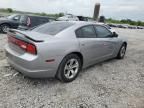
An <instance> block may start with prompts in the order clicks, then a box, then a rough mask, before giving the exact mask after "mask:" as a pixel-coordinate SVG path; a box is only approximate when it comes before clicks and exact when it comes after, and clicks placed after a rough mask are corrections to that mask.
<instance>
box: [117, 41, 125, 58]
mask: <svg viewBox="0 0 144 108" xmlns="http://www.w3.org/2000/svg"><path fill="white" fill-rule="evenodd" d="M125 53H126V44H123V45H122V46H121V48H120V50H119V53H118V55H117V58H118V59H123V58H124V56H125Z"/></svg>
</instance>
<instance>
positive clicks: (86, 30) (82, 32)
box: [76, 25, 96, 38]
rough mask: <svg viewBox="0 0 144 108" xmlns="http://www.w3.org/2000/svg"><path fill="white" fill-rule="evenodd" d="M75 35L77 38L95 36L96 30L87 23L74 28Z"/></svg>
mask: <svg viewBox="0 0 144 108" xmlns="http://www.w3.org/2000/svg"><path fill="white" fill-rule="evenodd" d="M76 36H77V37H78V38H96V32H95V30H94V27H93V26H92V25H89V26H85V27H82V28H80V29H78V30H76Z"/></svg>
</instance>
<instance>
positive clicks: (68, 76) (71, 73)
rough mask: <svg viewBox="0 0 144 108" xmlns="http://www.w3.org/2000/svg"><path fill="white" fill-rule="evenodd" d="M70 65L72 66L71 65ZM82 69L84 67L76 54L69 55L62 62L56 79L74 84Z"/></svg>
mask: <svg viewBox="0 0 144 108" xmlns="http://www.w3.org/2000/svg"><path fill="white" fill-rule="evenodd" d="M72 61H73V64H72ZM70 63H71V64H72V65H70ZM74 64H75V66H74ZM72 67H73V68H72ZM81 67H82V63H81V60H80V58H79V57H78V56H77V55H76V54H69V55H67V56H66V57H65V58H64V59H63V60H62V62H61V64H60V66H59V68H58V72H57V75H56V77H57V78H58V79H59V80H61V81H62V82H72V81H73V80H75V79H76V78H77V76H78V74H79V72H80V70H81Z"/></svg>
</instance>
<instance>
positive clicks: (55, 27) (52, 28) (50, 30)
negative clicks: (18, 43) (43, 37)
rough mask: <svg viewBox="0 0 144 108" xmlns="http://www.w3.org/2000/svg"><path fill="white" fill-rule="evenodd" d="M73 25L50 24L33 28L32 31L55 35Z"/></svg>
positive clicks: (64, 23)
mask: <svg viewBox="0 0 144 108" xmlns="http://www.w3.org/2000/svg"><path fill="white" fill-rule="evenodd" d="M73 24H74V23H71V22H51V23H47V24H44V25H41V26H38V27H36V28H34V29H33V30H32V31H35V32H39V33H44V34H49V35H56V34H57V33H59V32H61V31H63V30H64V29H66V28H68V27H70V26H72V25H73Z"/></svg>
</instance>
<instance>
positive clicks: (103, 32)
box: [94, 26, 112, 38]
mask: <svg viewBox="0 0 144 108" xmlns="http://www.w3.org/2000/svg"><path fill="white" fill-rule="evenodd" d="M94 28H95V30H96V34H97V37H98V38H108V37H111V36H112V33H111V32H110V31H109V30H108V29H107V28H106V27H103V26H94Z"/></svg>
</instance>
